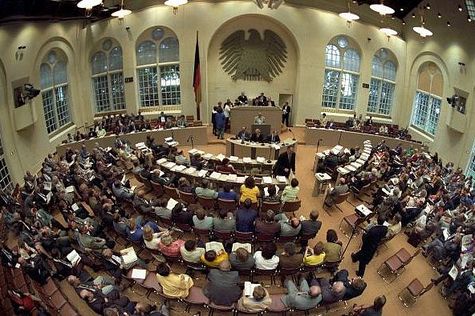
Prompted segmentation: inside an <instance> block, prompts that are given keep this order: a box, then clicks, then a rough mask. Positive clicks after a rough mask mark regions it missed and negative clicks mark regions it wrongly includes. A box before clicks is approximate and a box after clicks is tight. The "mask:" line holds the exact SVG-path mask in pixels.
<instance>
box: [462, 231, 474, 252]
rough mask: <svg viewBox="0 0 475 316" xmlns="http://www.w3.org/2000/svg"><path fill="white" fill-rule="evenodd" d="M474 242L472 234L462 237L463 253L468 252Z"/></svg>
mask: <svg viewBox="0 0 475 316" xmlns="http://www.w3.org/2000/svg"><path fill="white" fill-rule="evenodd" d="M472 241H473V235H472V234H468V235H464V236H463V237H462V242H461V250H462V252H465V251H467V250H468V247H470V245H471V244H472Z"/></svg>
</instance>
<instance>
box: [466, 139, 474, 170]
mask: <svg viewBox="0 0 475 316" xmlns="http://www.w3.org/2000/svg"><path fill="white" fill-rule="evenodd" d="M470 157H471V158H470V161H469V162H468V168H467V176H472V177H473V178H475V142H474V144H473V147H472V154H471V156H470Z"/></svg>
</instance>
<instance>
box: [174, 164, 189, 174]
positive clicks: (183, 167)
mask: <svg viewBox="0 0 475 316" xmlns="http://www.w3.org/2000/svg"><path fill="white" fill-rule="evenodd" d="M185 169H186V166H184V165H176V166H175V167H173V168H172V171H178V172H182V171H183V170H185Z"/></svg>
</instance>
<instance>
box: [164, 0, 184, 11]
mask: <svg viewBox="0 0 475 316" xmlns="http://www.w3.org/2000/svg"><path fill="white" fill-rule="evenodd" d="M187 3H188V0H167V1H165V5H167V6H169V7H172V8H173V14H176V13H177V11H178V7H179V6H182V5H184V4H187Z"/></svg>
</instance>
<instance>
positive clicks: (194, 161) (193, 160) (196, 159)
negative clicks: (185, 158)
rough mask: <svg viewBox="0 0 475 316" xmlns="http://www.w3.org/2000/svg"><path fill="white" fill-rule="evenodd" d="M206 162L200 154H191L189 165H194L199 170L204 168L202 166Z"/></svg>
mask: <svg viewBox="0 0 475 316" xmlns="http://www.w3.org/2000/svg"><path fill="white" fill-rule="evenodd" d="M206 164H207V162H206V160H204V159H203V157H201V155H200V154H195V155H191V157H190V165H191V166H192V167H195V168H196V169H198V170H201V169H203V168H204V166H206Z"/></svg>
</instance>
